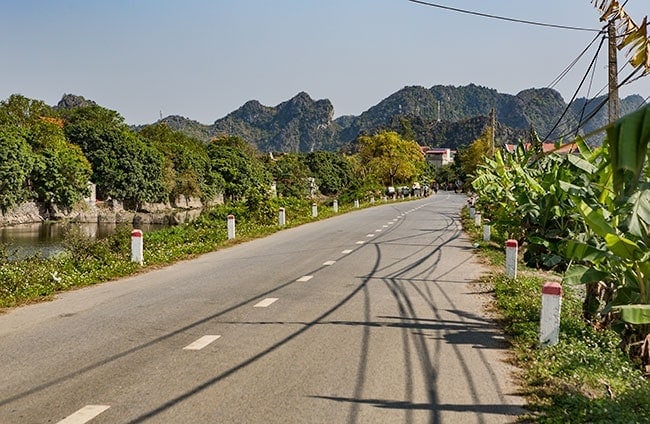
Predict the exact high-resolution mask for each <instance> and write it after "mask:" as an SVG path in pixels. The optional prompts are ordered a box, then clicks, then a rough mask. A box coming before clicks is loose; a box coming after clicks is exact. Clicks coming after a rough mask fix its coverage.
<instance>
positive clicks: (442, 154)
mask: <svg viewBox="0 0 650 424" xmlns="http://www.w3.org/2000/svg"><path fill="white" fill-rule="evenodd" d="M421 149H422V153H424V156H425V157H426V159H427V162H429V163H430V164H432V165H433V166H434V167H435V168H436V169H438V168H440V167H441V166H443V165H447V164H450V163H452V162H453V161H454V156H456V150H452V149H448V148H444V147H436V148H430V147H428V146H421Z"/></svg>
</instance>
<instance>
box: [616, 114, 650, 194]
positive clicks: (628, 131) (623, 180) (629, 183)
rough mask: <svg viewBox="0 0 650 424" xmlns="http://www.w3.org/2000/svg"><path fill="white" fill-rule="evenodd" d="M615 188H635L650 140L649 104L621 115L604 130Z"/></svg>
mask: <svg viewBox="0 0 650 424" xmlns="http://www.w3.org/2000/svg"><path fill="white" fill-rule="evenodd" d="M607 141H608V143H609V159H610V162H611V165H612V169H613V170H614V181H613V182H614V191H615V193H616V194H617V195H618V196H621V195H625V194H627V195H629V194H630V193H631V192H632V191H633V190H635V189H636V187H637V184H638V182H639V178H640V177H641V174H642V173H643V164H644V162H645V160H646V155H647V152H648V143H650V105H648V106H645V107H643V108H641V109H639V110H637V111H636V112H633V113H631V114H629V115H626V116H624V117H623V118H621V119H619V120H618V121H616V122H615V123H614V124H613V125H612V126H611V127H609V128H608V129H607Z"/></svg>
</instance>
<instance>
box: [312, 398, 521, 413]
mask: <svg viewBox="0 0 650 424" xmlns="http://www.w3.org/2000/svg"><path fill="white" fill-rule="evenodd" d="M309 397H310V398H312V399H322V400H329V401H334V402H344V403H359V404H364V405H371V406H374V407H376V408H385V409H404V410H420V411H436V412H443V411H453V412H473V413H476V414H495V415H503V416H513V417H514V416H519V415H521V414H523V413H525V412H526V411H525V410H524V409H523V408H521V407H520V406H517V405H505V404H504V405H502V404H477V405H462V404H431V403H414V402H408V401H402V400H390V399H360V398H346V397H337V396H309Z"/></svg>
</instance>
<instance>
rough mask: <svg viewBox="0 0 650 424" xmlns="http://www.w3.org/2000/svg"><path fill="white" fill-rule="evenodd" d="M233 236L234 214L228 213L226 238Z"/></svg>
mask: <svg viewBox="0 0 650 424" xmlns="http://www.w3.org/2000/svg"><path fill="white" fill-rule="evenodd" d="M234 238H235V215H232V214H231V215H228V240H232V239H234Z"/></svg>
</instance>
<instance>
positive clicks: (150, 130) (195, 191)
mask: <svg viewBox="0 0 650 424" xmlns="http://www.w3.org/2000/svg"><path fill="white" fill-rule="evenodd" d="M140 135H142V136H143V137H144V138H146V139H147V140H149V141H150V142H151V143H152V144H153V145H154V146H155V147H156V148H157V149H158V150H160V151H161V152H163V154H164V155H165V166H164V167H165V185H166V187H167V191H168V193H169V195H170V196H171V197H172V198H174V197H176V196H178V195H180V194H182V195H185V196H196V197H200V198H201V199H203V200H212V199H214V197H215V196H216V195H217V194H218V193H219V192H221V191H222V190H223V187H222V186H223V179H222V178H221V176H220V175H219V174H218V172H217V171H215V170H213V168H212V163H211V161H210V156H209V155H208V149H207V147H206V145H205V144H204V143H202V142H201V141H199V140H196V139H194V138H191V137H188V136H186V135H184V134H183V133H180V132H178V131H174V130H172V129H171V128H170V127H169V126H168V125H167V124H164V123H160V124H155V125H149V126H147V127H145V128H144V129H142V131H141V132H140Z"/></svg>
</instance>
